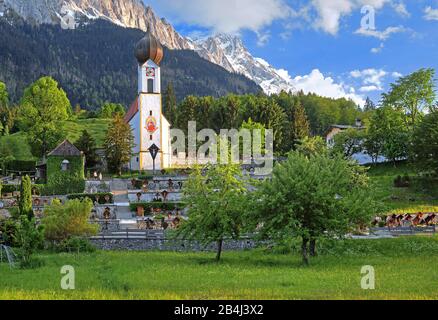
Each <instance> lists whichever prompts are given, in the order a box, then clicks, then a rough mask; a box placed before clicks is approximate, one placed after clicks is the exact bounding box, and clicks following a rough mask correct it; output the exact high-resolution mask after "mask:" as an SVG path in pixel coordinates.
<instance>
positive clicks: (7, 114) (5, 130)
mask: <svg viewBox="0 0 438 320" xmlns="http://www.w3.org/2000/svg"><path fill="white" fill-rule="evenodd" d="M15 116H16V112H15V109H13V108H11V106H10V105H9V94H8V91H7V89H6V85H5V84H4V83H3V82H1V81H0V136H2V135H9V132H10V130H12V128H13V126H14V121H15Z"/></svg>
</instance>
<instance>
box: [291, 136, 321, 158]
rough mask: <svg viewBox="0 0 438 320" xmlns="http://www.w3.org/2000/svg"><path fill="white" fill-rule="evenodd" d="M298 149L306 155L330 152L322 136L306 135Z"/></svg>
mask: <svg viewBox="0 0 438 320" xmlns="http://www.w3.org/2000/svg"><path fill="white" fill-rule="evenodd" d="M296 151H297V152H299V153H301V154H303V155H305V156H306V157H310V156H314V155H318V154H328V148H327V143H326V142H325V141H324V139H323V138H321V137H312V138H309V137H305V138H304V139H303V140H301V141H300V144H299V145H298V146H297V150H296Z"/></svg>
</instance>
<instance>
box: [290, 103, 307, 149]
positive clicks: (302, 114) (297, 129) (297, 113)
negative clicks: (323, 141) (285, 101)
mask: <svg viewBox="0 0 438 320" xmlns="http://www.w3.org/2000/svg"><path fill="white" fill-rule="evenodd" d="M291 124H292V130H291V133H292V137H291V138H292V143H293V146H292V148H293V149H295V147H296V145H297V144H298V143H299V142H300V141H301V140H303V139H304V138H306V137H309V136H310V124H309V120H308V119H307V115H306V110H304V108H303V105H302V104H301V103H300V102H298V103H297V104H296V105H295V106H294V108H293V111H292V123H291Z"/></svg>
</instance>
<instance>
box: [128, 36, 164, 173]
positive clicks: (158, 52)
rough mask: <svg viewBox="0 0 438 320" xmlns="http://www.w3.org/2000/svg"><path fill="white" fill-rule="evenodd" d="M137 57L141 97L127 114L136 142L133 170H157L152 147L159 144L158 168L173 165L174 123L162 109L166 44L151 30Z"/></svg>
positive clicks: (131, 164) (143, 40) (131, 163)
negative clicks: (170, 121) (172, 137)
mask: <svg viewBox="0 0 438 320" xmlns="http://www.w3.org/2000/svg"><path fill="white" fill-rule="evenodd" d="M135 56H136V58H137V61H138V96H137V98H136V100H135V101H134V103H133V104H132V105H131V107H130V108H129V110H128V112H127V113H126V116H125V121H126V122H127V123H129V125H130V126H131V128H132V132H133V135H134V143H135V148H134V150H133V157H132V159H131V162H130V169H131V170H135V171H146V170H153V169H154V161H153V158H152V156H151V153H150V148H151V147H152V148H155V147H158V154H157V156H156V159H155V169H156V170H162V169H167V168H170V167H171V164H172V154H171V150H172V149H171V136H170V123H169V122H168V121H167V119H166V118H165V117H164V115H163V108H162V96H161V68H160V63H161V61H162V60H163V56H164V53H163V47H162V46H161V44H160V43H159V42H158V40H157V39H156V38H155V37H154V36H153V35H152V34H151V33H150V32H149V31H148V32H147V33H146V35H145V37H144V38H143V39H141V40H140V41H139V42H138V43H137V45H136V48H135Z"/></svg>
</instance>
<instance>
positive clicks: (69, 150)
mask: <svg viewBox="0 0 438 320" xmlns="http://www.w3.org/2000/svg"><path fill="white" fill-rule="evenodd" d="M48 156H49V157H50V156H59V157H68V156H70V157H72V156H73V157H74V156H76V157H78V156H82V152H81V151H80V150H79V149H78V148H76V146H75V145H74V144H72V143H71V142H70V141H68V140H64V141H63V142H62V143H61V144H60V145H59V146H57V147H56V148H55V149H54V150H53V151H52V152H50V153H49V154H48Z"/></svg>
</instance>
